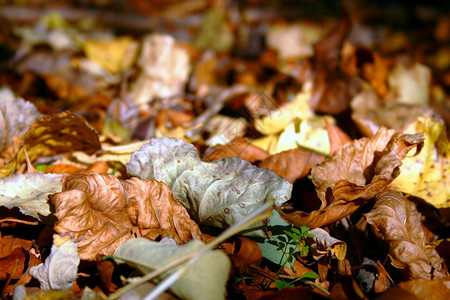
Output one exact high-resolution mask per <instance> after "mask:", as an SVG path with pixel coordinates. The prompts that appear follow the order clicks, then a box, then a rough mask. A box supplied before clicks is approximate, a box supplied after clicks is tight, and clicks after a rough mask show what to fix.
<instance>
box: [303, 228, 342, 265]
mask: <svg viewBox="0 0 450 300" xmlns="http://www.w3.org/2000/svg"><path fill="white" fill-rule="evenodd" d="M307 233H308V234H312V235H314V236H313V237H307V238H306V244H307V245H308V246H309V249H310V251H311V254H312V256H313V257H314V259H315V260H319V259H320V258H322V257H323V256H324V255H326V254H328V253H330V254H331V255H333V256H334V257H336V258H337V259H339V260H343V259H344V258H345V255H346V253H347V244H345V242H343V241H341V240H338V239H336V238H334V237H332V236H331V235H330V234H329V233H328V232H326V231H325V230H323V229H322V228H314V229H311V230H309V231H308V232H307Z"/></svg>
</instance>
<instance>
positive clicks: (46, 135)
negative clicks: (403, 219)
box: [0, 112, 101, 177]
mask: <svg viewBox="0 0 450 300" xmlns="http://www.w3.org/2000/svg"><path fill="white" fill-rule="evenodd" d="M23 140H24V145H25V147H26V150H27V154H28V157H29V159H30V161H31V162H33V161H34V160H36V159H37V158H39V157H43V156H52V155H55V154H60V153H65V152H71V151H76V150H80V151H81V150H82V151H85V152H86V153H88V154H92V153H94V152H95V151H97V150H99V149H100V148H101V145H100V141H99V139H98V135H97V133H96V132H95V130H94V129H93V128H92V127H91V126H90V125H89V124H88V123H87V122H86V120H85V119H84V118H83V117H80V116H77V115H74V114H72V113H70V112H62V113H58V114H54V115H47V116H44V117H42V118H40V119H38V120H37V121H35V122H34V123H33V124H31V126H30V129H29V130H28V131H27V132H26V133H25V135H24V137H23ZM24 161H25V155H24V152H23V150H21V151H19V152H18V153H17V154H16V156H15V157H14V158H13V159H12V160H11V161H10V162H9V163H8V164H6V165H5V166H3V167H2V168H1V169H0V177H4V176H9V175H12V174H13V173H14V172H15V171H16V169H17V168H18V167H19V165H20V164H22V162H24Z"/></svg>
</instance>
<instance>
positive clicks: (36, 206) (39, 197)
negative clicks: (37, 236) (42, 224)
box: [0, 173, 62, 219]
mask: <svg viewBox="0 0 450 300" xmlns="http://www.w3.org/2000/svg"><path fill="white" fill-rule="evenodd" d="M61 178H62V176H61V175H59V174H42V173H30V174H19V175H13V176H9V177H4V178H0V205H1V206H5V207H7V208H13V207H18V208H19V209H20V211H21V212H22V213H23V214H25V215H29V216H32V217H35V218H37V219H41V218H42V217H45V216H48V215H50V214H51V212H50V206H49V204H48V195H51V194H54V193H58V192H60V191H61V189H62V184H61V182H60V180H61Z"/></svg>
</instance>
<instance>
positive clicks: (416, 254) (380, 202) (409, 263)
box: [365, 188, 450, 286]
mask: <svg viewBox="0 0 450 300" xmlns="http://www.w3.org/2000/svg"><path fill="white" fill-rule="evenodd" d="M365 217H366V218H367V222H368V223H369V224H371V225H373V226H374V227H375V228H376V229H377V230H378V231H380V232H381V234H382V235H383V236H384V239H385V240H386V241H387V243H388V245H389V257H390V258H391V263H392V265H393V266H394V267H396V268H399V269H405V270H406V271H407V272H406V273H407V279H416V278H424V279H437V280H442V281H444V282H445V283H446V285H447V286H450V277H449V275H448V271H447V267H446V266H445V263H444V260H443V259H442V258H441V257H439V254H438V253H437V251H436V250H435V249H434V248H431V247H426V244H425V242H426V236H425V233H424V231H423V229H422V222H421V220H420V217H421V215H420V213H419V212H418V211H417V209H416V207H415V205H414V204H413V203H412V202H410V201H408V200H407V199H405V198H404V197H403V195H402V194H401V193H400V192H398V191H396V190H394V189H392V188H389V189H386V190H385V191H384V192H383V193H381V194H380V195H378V197H377V199H376V202H375V205H374V208H373V209H372V210H371V211H370V212H369V213H367V214H365Z"/></svg>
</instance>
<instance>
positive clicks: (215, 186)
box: [126, 138, 292, 237]
mask: <svg viewBox="0 0 450 300" xmlns="http://www.w3.org/2000/svg"><path fill="white" fill-rule="evenodd" d="M126 167H127V172H128V174H130V175H132V176H137V177H139V178H143V179H156V180H159V181H162V182H164V183H166V184H167V185H168V186H169V187H170V188H171V189H172V191H173V194H174V198H175V199H176V200H178V201H180V202H181V203H182V204H183V205H184V206H185V207H186V208H187V210H188V211H189V213H190V214H191V216H192V217H193V218H194V219H195V220H196V221H197V222H199V223H201V224H204V225H210V226H216V227H221V228H224V227H229V226H231V225H233V224H235V223H237V222H238V221H239V220H241V219H242V218H243V217H245V216H247V215H248V214H250V213H251V212H252V211H253V210H255V209H257V208H258V207H260V206H261V205H263V204H264V202H266V201H271V202H272V201H273V203H274V204H275V205H276V206H280V205H281V204H282V203H284V202H286V201H287V200H289V198H290V194H291V189H292V185H291V184H290V183H289V182H287V181H285V180H283V179H282V178H281V177H279V176H278V175H276V174H275V173H273V172H270V171H268V170H266V169H262V168H257V167H255V166H253V165H251V164H250V163H249V162H247V161H244V160H241V159H239V158H229V157H225V158H223V159H219V160H215V161H212V162H202V161H201V160H200V158H199V156H198V153H197V150H196V148H195V147H194V146H193V145H192V144H187V143H185V142H183V141H182V140H176V139H169V138H164V139H152V140H150V142H149V143H148V144H147V145H144V146H142V148H141V150H139V151H136V152H135V153H133V155H132V157H131V160H130V162H128V163H127V164H126ZM265 225H266V222H264V221H261V222H260V223H258V224H255V225H254V228H258V227H260V226H265ZM254 228H253V227H252V229H253V230H249V233H248V234H253V235H258V236H262V237H266V233H265V232H264V231H263V230H261V229H259V230H254Z"/></svg>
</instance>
